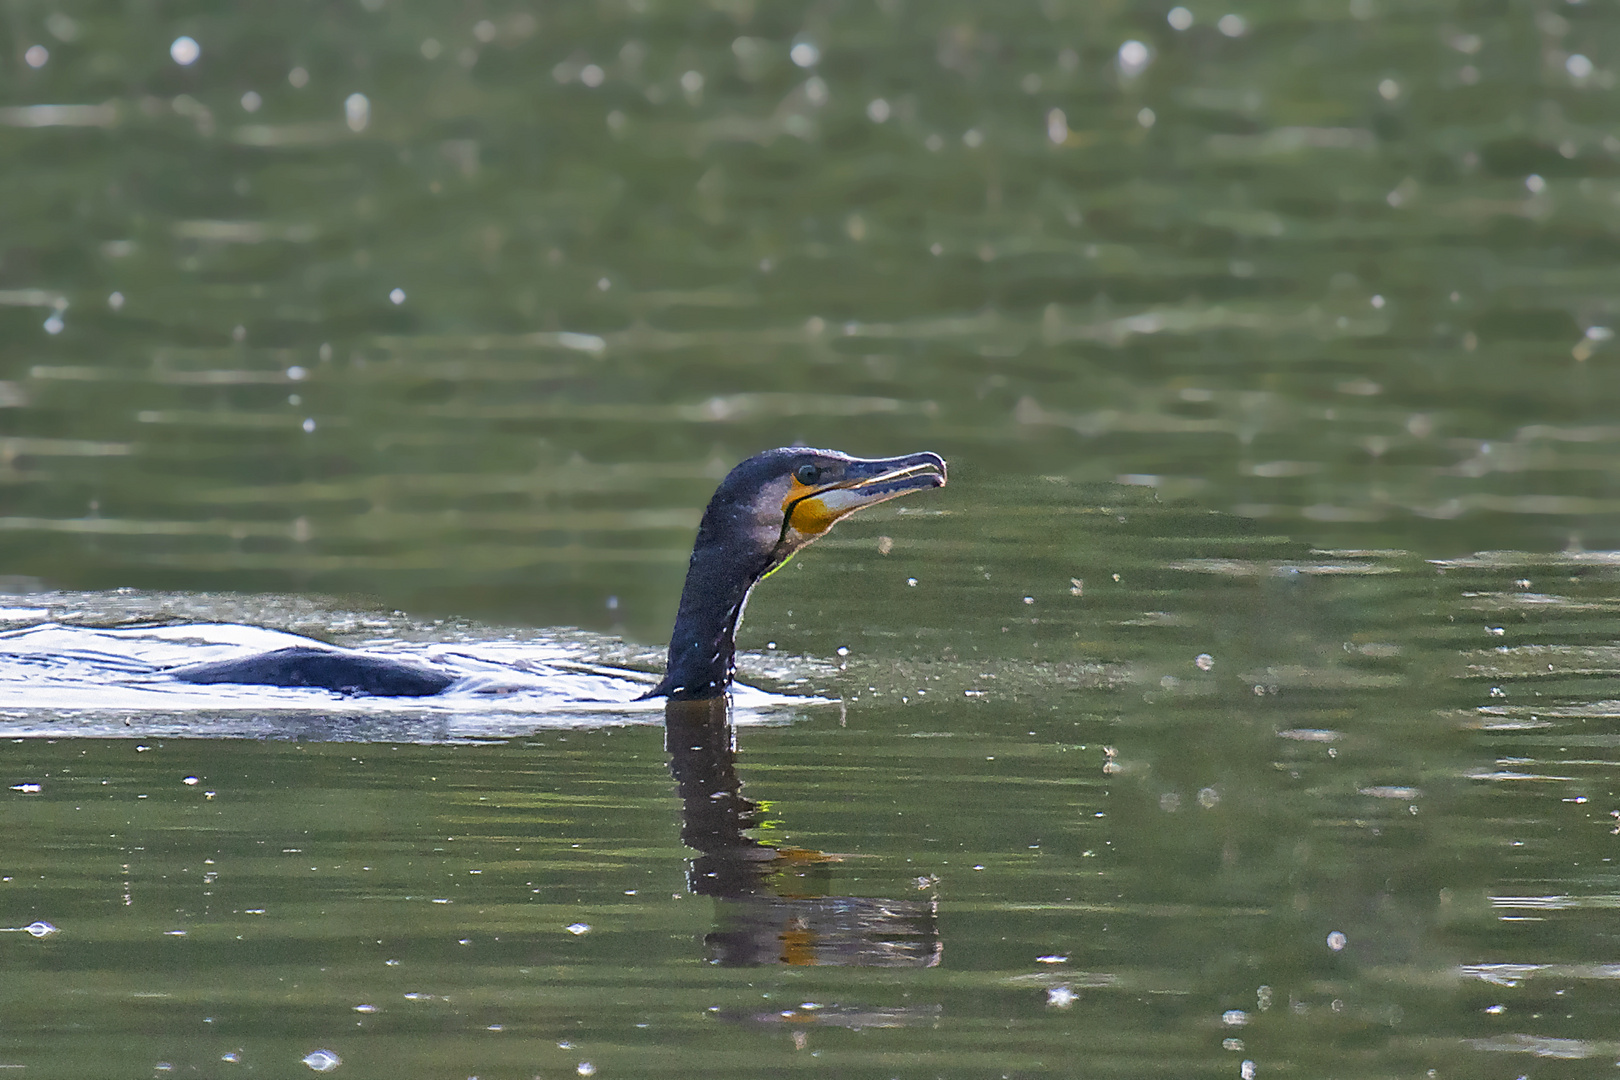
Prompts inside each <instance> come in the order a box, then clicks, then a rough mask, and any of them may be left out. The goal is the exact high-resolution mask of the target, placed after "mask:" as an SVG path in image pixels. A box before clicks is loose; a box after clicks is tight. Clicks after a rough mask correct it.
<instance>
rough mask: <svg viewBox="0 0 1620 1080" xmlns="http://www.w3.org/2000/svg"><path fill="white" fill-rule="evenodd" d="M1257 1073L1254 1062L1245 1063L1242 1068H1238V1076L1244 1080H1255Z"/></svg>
mask: <svg viewBox="0 0 1620 1080" xmlns="http://www.w3.org/2000/svg"><path fill="white" fill-rule="evenodd" d="M1255 1072H1256V1070H1255V1067H1254V1062H1252V1061H1245V1062H1244V1063H1243V1064H1242V1065H1241V1066H1239V1067H1238V1075H1239V1076H1241V1077H1242V1078H1243V1080H1254V1075H1255Z"/></svg>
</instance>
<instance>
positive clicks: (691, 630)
mask: <svg viewBox="0 0 1620 1080" xmlns="http://www.w3.org/2000/svg"><path fill="white" fill-rule="evenodd" d="M707 524H708V522H707V521H706V522H705V525H707ZM726 537H730V538H731V539H730V540H729V542H728V540H727V539H726ZM739 539H740V538H738V537H737V534H736V533H735V532H732V531H730V530H719V529H716V530H711V529H708V528H700V529H699V531H698V541H697V546H696V547H694V548H693V549H692V561H691V564H690V565H689V566H688V568H687V571H686V585H685V586H684V587H683V588H682V589H681V606H680V609H679V611H678V612H677V613H676V615H675V629H674V630H673V631H671V632H670V639H669V666H668V667H667V668H666V669H665V672H664V679H663V681H662V682H660V683H659V684H658V685H657V687H655V688H654V689H653V690H652V691H650V692H649V694H648V695H647V696H649V697H653V696H657V695H659V694H665V695H668V696H669V697H671V698H675V699H677V700H690V699H694V698H712V697H718V696H720V695H721V694H724V693H725V692H726V689H727V688H728V687H729V686H730V685H731V676H732V672H733V671H734V670H735V668H736V650H737V645H736V640H735V638H736V634H737V623H738V622H740V621H741V620H742V613H743V605H744V604H746V603H747V602H748V593H749V591H750V590H752V589H753V587H754V583H755V582H757V581H758V580H759V579H760V578H761V577H763V576H765V572H766V571H767V570H769V569H770V563H769V561H768V560H765V559H763V558H762V557H761V555H760V554H759V552H758V550H757V549H755V548H754V547H753V546H752V545H750V544H747V543H746V541H744V542H739Z"/></svg>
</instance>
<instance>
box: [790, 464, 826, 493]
mask: <svg viewBox="0 0 1620 1080" xmlns="http://www.w3.org/2000/svg"><path fill="white" fill-rule="evenodd" d="M793 475H794V476H795V477H797V478H798V481H799V483H801V484H804V485H805V486H807V487H808V486H809V485H811V484H813V483H815V482H816V481H817V480H820V479H821V468H820V467H819V466H817V465H812V464H811V463H810V462H808V461H807V462H805V463H804V464H803V465H800V466H799V468H798V470H797V471H796V472H794V474H793Z"/></svg>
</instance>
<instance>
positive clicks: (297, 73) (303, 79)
mask: <svg viewBox="0 0 1620 1080" xmlns="http://www.w3.org/2000/svg"><path fill="white" fill-rule="evenodd" d="M287 81H288V82H289V83H291V84H292V88H293V89H294V90H302V89H303V88H304V87H306V86H308V85H309V72H307V71H305V70H304V69H303V68H301V67H295V68H293V69H292V70H291V71H289V72H287Z"/></svg>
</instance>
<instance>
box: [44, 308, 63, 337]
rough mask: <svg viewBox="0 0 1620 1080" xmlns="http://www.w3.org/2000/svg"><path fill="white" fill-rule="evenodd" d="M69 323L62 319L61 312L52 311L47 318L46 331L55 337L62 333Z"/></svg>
mask: <svg viewBox="0 0 1620 1080" xmlns="http://www.w3.org/2000/svg"><path fill="white" fill-rule="evenodd" d="M66 326H67V324H66V323H64V322H63V321H62V314H61V312H52V313H51V316H50V318H48V319H46V320H45V332H46V333H47V334H50V335H52V336H53V337H54V336H55V335H57V334H60V333H61V332H62V331H63V330H64V329H65V328H66Z"/></svg>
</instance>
